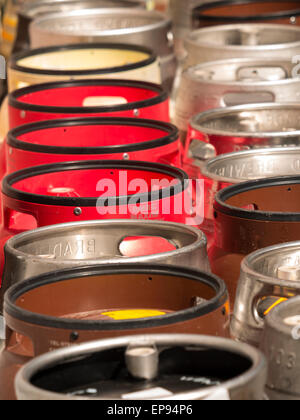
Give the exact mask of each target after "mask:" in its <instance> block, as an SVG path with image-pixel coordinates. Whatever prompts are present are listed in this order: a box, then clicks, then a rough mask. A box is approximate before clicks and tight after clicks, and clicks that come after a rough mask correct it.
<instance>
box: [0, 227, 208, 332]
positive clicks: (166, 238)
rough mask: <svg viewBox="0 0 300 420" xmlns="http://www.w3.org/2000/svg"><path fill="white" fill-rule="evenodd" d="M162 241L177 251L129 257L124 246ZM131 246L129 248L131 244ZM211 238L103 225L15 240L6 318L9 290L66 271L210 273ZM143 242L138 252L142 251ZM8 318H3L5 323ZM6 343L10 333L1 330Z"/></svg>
mask: <svg viewBox="0 0 300 420" xmlns="http://www.w3.org/2000/svg"><path fill="white" fill-rule="evenodd" d="M127 238H128V239H130V238H131V239H132V238H141V239H140V240H142V239H143V238H144V239H147V238H148V239H151V238H153V239H158V240H162V243H161V246H162V247H163V246H165V244H166V245H169V246H170V245H172V247H174V250H171V251H168V252H163V253H159V252H160V250H159V249H157V253H156V254H152V255H145V256H139V257H126V256H125V255H128V254H125V253H124V244H125V242H124V240H125V239H127ZM125 245H126V244H125ZM206 245H207V241H206V238H205V235H204V234H203V233H202V232H201V231H200V230H198V229H194V228H191V227H188V226H184V225H180V224H177V223H169V222H150V221H134V220H132V221H131V220H108V221H105V220H102V221H93V222H83V223H68V224H62V225H55V226H50V227H46V228H40V229H37V230H33V231H30V232H26V233H22V234H20V235H17V236H14V237H13V238H11V239H10V240H9V241H8V242H7V243H6V245H5V267H4V274H3V282H2V288H1V289H0V314H2V309H3V297H4V294H5V292H6V290H7V289H8V288H9V287H10V286H12V285H13V284H16V283H18V282H20V281H23V280H26V279H28V278H31V277H35V276H37V275H39V274H43V273H50V272H54V271H57V270H63V269H65V268H71V267H78V266H87V265H97V264H101V265H107V264H117V265H119V264H122V263H128V262H131V263H137V264H138V263H147V262H148V263H149V262H152V263H153V264H155V263H165V264H170V265H177V266H185V267H189V268H191V267H193V268H198V269H201V270H202V271H208V272H209V271H210V266H209V262H208V257H207V250H206ZM138 246H140V245H139V242H138V240H137V244H136V245H135V247H138ZM1 319H2V317H0V322H1ZM0 338H4V330H3V329H2V330H1V329H0Z"/></svg>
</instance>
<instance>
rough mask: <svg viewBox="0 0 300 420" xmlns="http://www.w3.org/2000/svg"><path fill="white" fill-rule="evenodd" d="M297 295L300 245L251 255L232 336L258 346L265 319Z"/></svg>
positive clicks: (241, 281)
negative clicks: (280, 305) (278, 306)
mask: <svg viewBox="0 0 300 420" xmlns="http://www.w3.org/2000/svg"><path fill="white" fill-rule="evenodd" d="M279 199H280V198H279ZM297 295H300V242H292V243H287V244H281V245H276V246H272V247H269V248H265V249H261V250H259V251H256V252H254V253H252V254H250V255H249V256H247V257H246V258H245V259H244V261H243V262H242V266H241V275H240V279H239V284H238V290H237V295H236V303H235V308H234V314H233V318H232V324H231V332H232V336H233V337H234V338H235V339H237V340H239V341H242V342H246V343H248V344H252V345H255V346H259V344H260V343H261V339H262V334H263V330H264V326H265V322H266V316H267V315H268V314H269V313H271V319H272V317H273V311H274V308H275V307H276V306H277V305H279V304H280V303H282V302H284V301H285V300H287V299H289V298H291V297H293V296H297ZM298 302H299V300H298ZM299 315H300V310H299ZM274 317H276V315H274ZM299 319H300V318H299ZM278 333H279V331H278ZM273 344H275V343H273ZM299 385H300V384H299ZM299 394H300V388H299Z"/></svg>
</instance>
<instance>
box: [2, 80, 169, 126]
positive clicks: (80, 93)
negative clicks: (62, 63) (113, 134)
mask: <svg viewBox="0 0 300 420" xmlns="http://www.w3.org/2000/svg"><path fill="white" fill-rule="evenodd" d="M8 107H9V110H8V111H9V122H10V128H15V127H18V126H20V125H23V124H28V123H33V122H38V121H43V120H53V119H60V118H71V117H127V118H145V119H151V120H159V121H165V122H169V121H170V115H169V98H168V94H167V93H166V92H165V91H164V90H163V89H162V88H161V87H160V86H158V85H155V84H151V83H146V82H137V81H130V80H128V81H127V80H75V81H67V82H57V83H46V84H42V85H36V86H29V87H27V88H23V89H19V90H17V91H15V92H13V93H11V94H10V95H9V100H8Z"/></svg>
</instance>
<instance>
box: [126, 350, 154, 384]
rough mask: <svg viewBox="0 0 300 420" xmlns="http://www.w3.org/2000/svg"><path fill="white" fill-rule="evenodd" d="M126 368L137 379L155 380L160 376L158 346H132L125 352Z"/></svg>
mask: <svg viewBox="0 0 300 420" xmlns="http://www.w3.org/2000/svg"><path fill="white" fill-rule="evenodd" d="M125 360H126V367H127V370H128V372H129V373H130V375H131V376H132V377H133V378H135V379H142V380H148V381H149V380H153V379H155V378H157V376H158V374H159V353H158V350H157V348H156V346H155V345H154V346H153V345H152V346H150V345H143V346H135V345H133V346H130V347H128V348H127V350H126V352H125Z"/></svg>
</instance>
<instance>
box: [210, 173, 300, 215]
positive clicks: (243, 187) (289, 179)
mask: <svg viewBox="0 0 300 420" xmlns="http://www.w3.org/2000/svg"><path fill="white" fill-rule="evenodd" d="M295 184H300V176H283V177H277V178H269V179H262V180H258V181H249V182H243V183H241V184H237V185H233V186H231V187H227V188H225V189H224V190H221V191H220V192H219V193H218V194H217V195H216V200H215V205H214V207H215V210H216V211H217V212H220V213H223V214H226V215H228V216H232V217H237V218H241V219H249V220H257V221H266V222H300V212H299V213H289V212H284V213H283V212H271V211H270V212H267V211H253V210H252V211H250V210H245V209H241V208H239V207H234V206H230V205H228V204H226V201H227V200H229V199H230V198H232V197H234V196H236V195H239V194H242V193H245V192H248V191H252V190H256V189H261V188H267V187H277V186H285V185H286V186H287V187H289V186H293V185H295Z"/></svg>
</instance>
